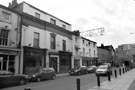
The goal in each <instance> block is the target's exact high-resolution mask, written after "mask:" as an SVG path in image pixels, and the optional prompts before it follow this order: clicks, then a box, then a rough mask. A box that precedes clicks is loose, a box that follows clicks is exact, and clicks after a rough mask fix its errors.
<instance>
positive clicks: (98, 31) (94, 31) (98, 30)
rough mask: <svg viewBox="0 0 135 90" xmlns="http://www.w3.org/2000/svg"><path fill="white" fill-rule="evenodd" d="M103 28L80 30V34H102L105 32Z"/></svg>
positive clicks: (91, 35)
mask: <svg viewBox="0 0 135 90" xmlns="http://www.w3.org/2000/svg"><path fill="white" fill-rule="evenodd" d="M104 30H105V29H104V27H102V28H97V29H92V30H87V31H83V32H81V33H80V35H81V36H88V37H94V36H102V35H104V34H105V31H104Z"/></svg>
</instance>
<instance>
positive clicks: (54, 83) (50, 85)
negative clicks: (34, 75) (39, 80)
mask: <svg viewBox="0 0 135 90" xmlns="http://www.w3.org/2000/svg"><path fill="white" fill-rule="evenodd" d="M59 83H63V81H62V82H57V83H52V84H47V85H41V86H37V87H31V89H36V88H41V87H45V86H51V85H54V84H59Z"/></svg>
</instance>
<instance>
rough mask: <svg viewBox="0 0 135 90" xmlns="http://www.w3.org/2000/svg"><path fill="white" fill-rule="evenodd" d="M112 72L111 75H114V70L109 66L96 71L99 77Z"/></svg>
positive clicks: (102, 66)
mask: <svg viewBox="0 0 135 90" xmlns="http://www.w3.org/2000/svg"><path fill="white" fill-rule="evenodd" d="M108 72H110V74H112V68H111V67H109V66H108V65H101V66H99V67H98V68H97V70H96V71H95V74H96V75H97V74H99V75H107V73H108Z"/></svg>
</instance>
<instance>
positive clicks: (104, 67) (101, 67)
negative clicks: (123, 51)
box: [98, 66, 107, 69]
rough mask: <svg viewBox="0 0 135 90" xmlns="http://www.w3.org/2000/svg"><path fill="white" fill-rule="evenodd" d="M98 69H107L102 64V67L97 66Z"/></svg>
mask: <svg viewBox="0 0 135 90" xmlns="http://www.w3.org/2000/svg"><path fill="white" fill-rule="evenodd" d="M98 69H107V67H104V66H102V67H98Z"/></svg>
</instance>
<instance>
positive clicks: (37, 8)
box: [13, 1, 71, 26]
mask: <svg viewBox="0 0 135 90" xmlns="http://www.w3.org/2000/svg"><path fill="white" fill-rule="evenodd" d="M23 3H25V4H27V5H29V6H30V7H33V8H34V9H36V10H38V11H40V12H42V13H45V14H48V15H50V16H52V17H54V18H56V19H58V20H60V21H62V22H64V23H66V24H68V25H70V26H71V24H69V23H67V22H65V21H63V20H61V19H59V18H57V17H55V16H53V15H51V14H49V13H47V12H45V11H43V10H40V9H38V8H36V7H35V6H33V5H31V4H29V3H27V2H25V1H23V2H22V3H20V4H18V5H17V6H19V5H21V4H23ZM17 6H15V7H17ZM15 7H13V8H15Z"/></svg>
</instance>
